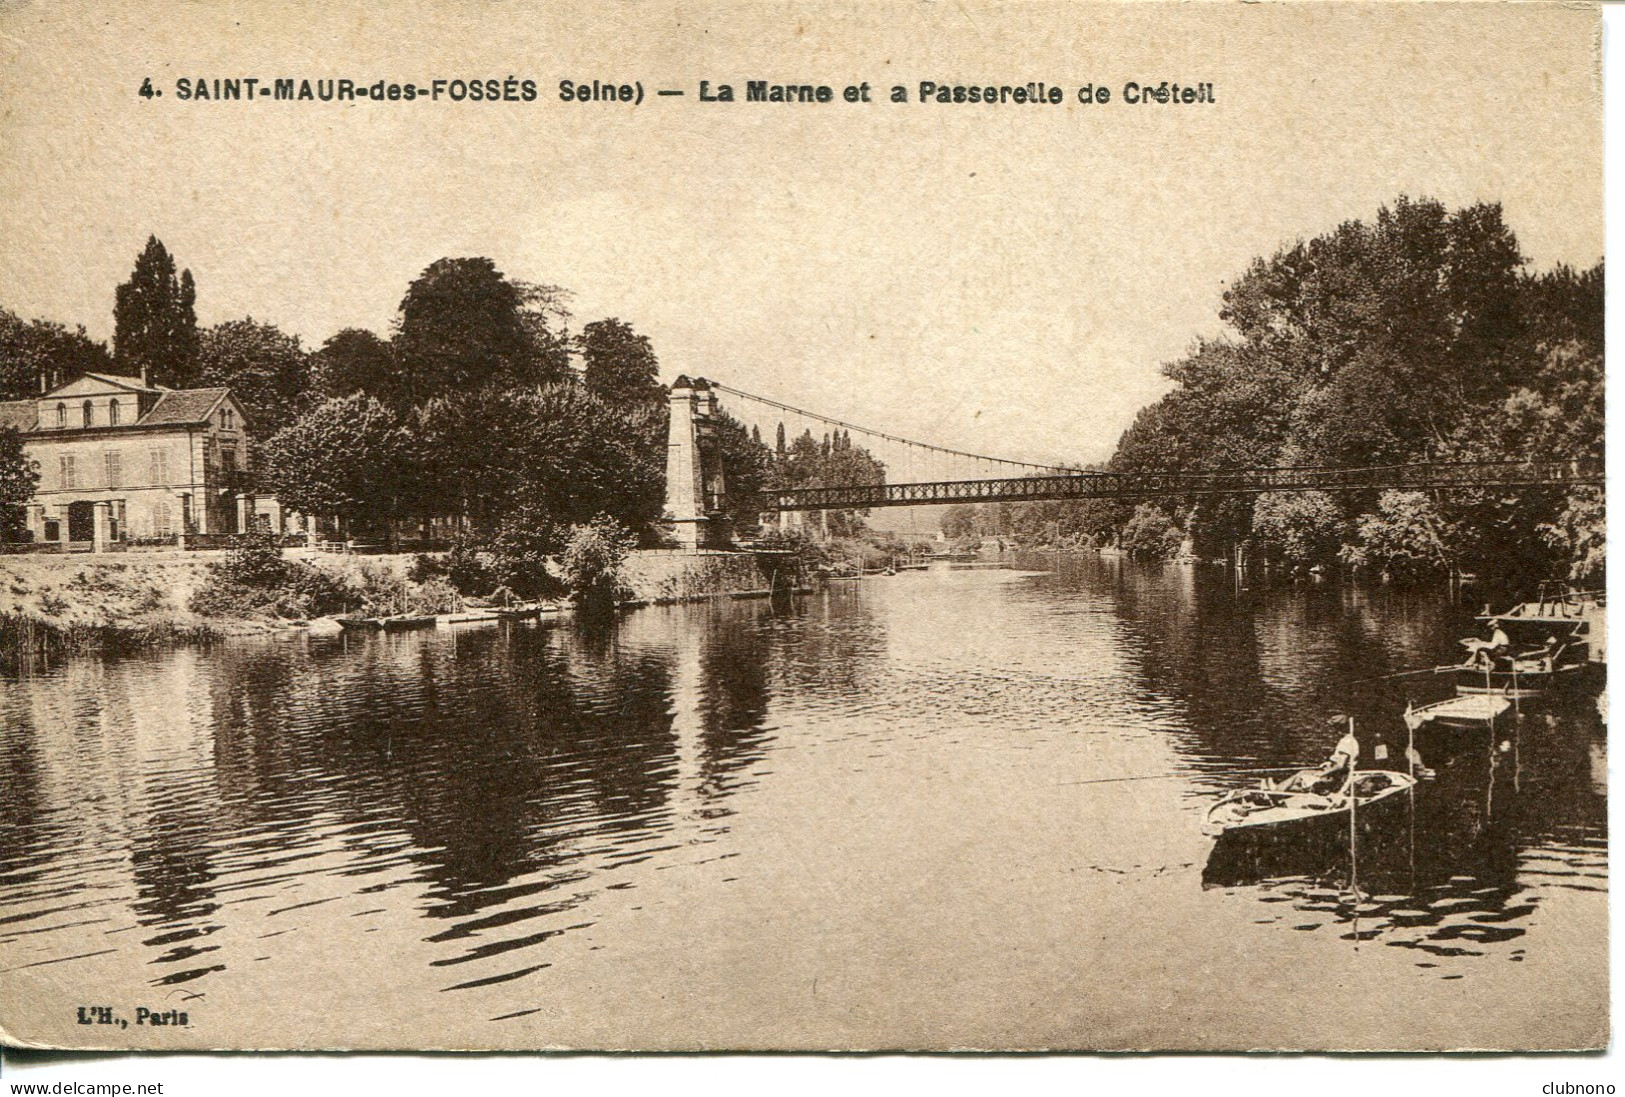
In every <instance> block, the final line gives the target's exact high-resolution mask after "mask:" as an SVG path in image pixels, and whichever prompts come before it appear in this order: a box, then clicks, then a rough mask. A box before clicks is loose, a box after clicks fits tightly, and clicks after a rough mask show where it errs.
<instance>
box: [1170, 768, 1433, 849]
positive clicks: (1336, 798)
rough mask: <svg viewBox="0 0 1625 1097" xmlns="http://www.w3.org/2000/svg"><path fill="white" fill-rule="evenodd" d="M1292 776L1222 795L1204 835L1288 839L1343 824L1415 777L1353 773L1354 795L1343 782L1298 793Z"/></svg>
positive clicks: (1204, 824) (1413, 782)
mask: <svg viewBox="0 0 1625 1097" xmlns="http://www.w3.org/2000/svg"><path fill="white" fill-rule="evenodd" d="M1310 772H1312V771H1310ZM1295 780H1296V779H1295V778H1289V779H1288V780H1286V781H1283V782H1281V783H1279V784H1276V785H1265V786H1264V787H1262V788H1255V789H1241V790H1238V791H1236V792H1231V793H1229V794H1227V795H1225V796H1223V797H1221V798H1220V799H1219V800H1217V801H1215V802H1214V803H1213V804H1212V806H1210V807H1209V808H1208V810H1207V814H1206V816H1205V817H1204V818H1203V820H1202V833H1204V834H1209V835H1213V836H1215V837H1216V836H1219V835H1223V834H1231V833H1239V832H1247V833H1251V834H1255V835H1260V836H1264V835H1278V836H1281V837H1288V836H1292V835H1297V834H1301V833H1303V832H1306V831H1312V830H1314V831H1318V830H1324V829H1325V828H1326V827H1328V826H1333V827H1335V826H1336V825H1338V824H1339V823H1340V824H1341V825H1342V826H1347V825H1348V818H1349V812H1350V810H1353V811H1354V812H1355V813H1356V815H1358V814H1359V813H1361V812H1364V811H1366V810H1368V809H1371V810H1375V809H1377V808H1378V807H1379V806H1380V805H1382V804H1384V803H1385V802H1387V801H1390V800H1392V799H1393V798H1394V797H1396V796H1397V795H1398V794H1399V793H1401V792H1404V791H1405V790H1407V789H1410V788H1414V787H1415V786H1416V778H1414V777H1412V776H1410V775H1409V774H1405V773H1396V772H1394V771H1392V770H1385V769H1372V770H1362V771H1359V772H1357V773H1356V774H1355V775H1354V779H1353V782H1352V785H1353V788H1352V792H1353V795H1352V796H1351V795H1350V791H1351V790H1350V788H1349V787H1347V786H1345V787H1344V788H1343V789H1340V790H1338V791H1336V792H1332V793H1317V792H1307V791H1301V790H1300V789H1298V788H1297V787H1295V784H1294V782H1295Z"/></svg>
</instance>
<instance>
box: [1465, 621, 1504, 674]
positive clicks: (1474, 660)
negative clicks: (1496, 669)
mask: <svg viewBox="0 0 1625 1097" xmlns="http://www.w3.org/2000/svg"><path fill="white" fill-rule="evenodd" d="M1462 646H1464V647H1465V648H1466V649H1467V661H1468V662H1469V663H1470V664H1472V665H1473V666H1475V667H1488V666H1491V665H1493V664H1494V662H1495V659H1496V657H1497V656H1501V655H1505V654H1507V653H1508V652H1509V651H1511V650H1512V641H1511V640H1510V639H1508V637H1507V634H1506V629H1504V628H1502V627H1501V619H1500V618H1499V617H1497V618H1495V619H1493V620H1492V621H1490V635H1489V637H1488V638H1487V639H1484V640H1480V639H1479V638H1478V637H1476V636H1469V637H1468V638H1467V639H1465V640H1463V641H1462Z"/></svg>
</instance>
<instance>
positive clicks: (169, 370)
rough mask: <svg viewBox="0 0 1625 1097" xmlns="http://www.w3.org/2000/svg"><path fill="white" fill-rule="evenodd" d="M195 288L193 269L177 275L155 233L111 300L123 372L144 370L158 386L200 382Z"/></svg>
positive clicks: (115, 345) (117, 353)
mask: <svg viewBox="0 0 1625 1097" xmlns="http://www.w3.org/2000/svg"><path fill="white" fill-rule="evenodd" d="M196 298H197V288H196V286H195V285H194V284H193V282H192V272H191V271H190V270H187V271H183V272H182V273H181V275H180V277H179V278H177V277H176V275H175V260H174V259H173V258H172V257H171V256H170V254H169V252H168V250H166V249H165V248H164V245H163V244H162V243H160V242H159V240H158V238H157V237H156V236H149V237H147V246H146V247H145V248H144V249H142V252H141V254H140V255H139V256H137V257H136V261H135V269H134V270H133V271H132V272H131V274H130V279H129V281H127V282H125V283H124V284H123V285H121V286H119V287H118V290H117V291H116V293H115V296H114V304H113V358H114V361H115V363H116V364H117V368H118V370H119V372H120V373H122V374H125V375H127V376H132V377H134V376H139V375H140V374H141V373H142V372H143V371H145V373H146V376H147V380H148V382H149V383H151V384H154V385H167V386H169V387H170V388H187V387H190V386H191V385H192V384H193V383H194V381H195V380H196V365H197V354H198V331H197V313H196V311H195V308H194V306H195V304H196Z"/></svg>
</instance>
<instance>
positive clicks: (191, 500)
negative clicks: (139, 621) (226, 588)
mask: <svg viewBox="0 0 1625 1097" xmlns="http://www.w3.org/2000/svg"><path fill="white" fill-rule="evenodd" d="M42 387H43V386H42ZM0 427H15V428H16V429H17V430H19V431H20V432H21V433H22V436H23V448H24V452H25V453H26V455H27V456H28V457H29V459H31V460H32V461H34V462H35V463H36V467H37V468H38V470H39V474H40V479H39V485H38V487H37V488H36V489H35V494H34V498H33V499H31V500H30V501H29V504H28V514H27V527H28V532H29V536H30V539H31V540H32V541H34V542H59V543H62V544H63V547H64V548H67V547H69V546H73V547H75V548H91V547H93V548H95V549H96V550H98V551H100V550H102V549H104V548H107V547H112V546H115V545H118V544H120V543H131V542H133V543H141V542H152V543H170V542H173V541H175V540H176V539H177V538H178V537H180V536H184V535H188V534H223V533H241V532H245V531H247V530H249V529H253V528H258V529H266V530H274V531H276V532H283V530H284V526H285V523H284V518H283V515H282V514H281V513H280V511H279V510H278V508H277V507H276V505H275V502H274V500H270V499H268V498H266V497H263V496H256V495H254V494H252V493H251V492H249V491H248V480H247V475H246V474H247V469H248V456H249V445H250V437H249V430H250V427H251V424H250V423H249V422H248V419H247V416H245V415H244V414H243V409H242V407H241V405H239V404H238V403H237V400H236V399H235V398H234V397H233V396H232V394H231V391H230V390H229V389H224V388H205V389H165V388H158V387H155V386H151V385H148V384H146V383H145V382H144V381H143V380H142V379H141V378H139V377H121V376H118V375H115V374H97V373H87V374H84V375H82V376H80V377H77V378H75V379H73V380H72V381H69V382H67V383H66V384H62V385H58V386H57V387H55V388H52V389H50V390H49V391H46V392H43V393H41V395H40V396H38V397H37V398H34V399H30V400H12V401H6V402H0Z"/></svg>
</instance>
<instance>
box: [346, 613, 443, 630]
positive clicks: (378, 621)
mask: <svg viewBox="0 0 1625 1097" xmlns="http://www.w3.org/2000/svg"><path fill="white" fill-rule="evenodd" d="M336 620H337V621H338V623H339V626H340V627H341V628H345V629H350V630H353V631H362V632H368V631H371V632H377V631H384V632H398V631H402V630H405V629H414V628H433V627H434V623H435V617H434V614H432V613H428V614H423V613H396V614H391V615H389V616H387V617H366V616H362V615H360V614H352V615H348V616H344V617H339V618H336Z"/></svg>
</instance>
